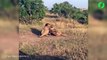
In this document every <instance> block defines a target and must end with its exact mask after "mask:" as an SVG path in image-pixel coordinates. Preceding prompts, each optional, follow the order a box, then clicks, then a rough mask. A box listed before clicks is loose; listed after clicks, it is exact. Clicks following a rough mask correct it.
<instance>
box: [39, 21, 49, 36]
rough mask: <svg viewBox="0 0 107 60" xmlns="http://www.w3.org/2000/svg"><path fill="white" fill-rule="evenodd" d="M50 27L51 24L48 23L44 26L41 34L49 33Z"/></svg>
mask: <svg viewBox="0 0 107 60" xmlns="http://www.w3.org/2000/svg"><path fill="white" fill-rule="evenodd" d="M49 28H50V24H49V23H46V24H45V26H44V27H43V29H42V31H41V36H40V37H43V36H47V35H48V34H49Z"/></svg>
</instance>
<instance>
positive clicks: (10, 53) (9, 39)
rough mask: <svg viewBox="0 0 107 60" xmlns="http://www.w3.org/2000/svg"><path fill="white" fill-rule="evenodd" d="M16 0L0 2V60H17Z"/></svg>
mask: <svg viewBox="0 0 107 60" xmlns="http://www.w3.org/2000/svg"><path fill="white" fill-rule="evenodd" d="M17 4H18V0H0V60H18V39H19V38H18V34H17V29H16V28H17V26H18V7H17Z"/></svg>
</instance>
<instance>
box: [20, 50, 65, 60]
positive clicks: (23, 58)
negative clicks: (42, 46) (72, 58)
mask: <svg viewBox="0 0 107 60" xmlns="http://www.w3.org/2000/svg"><path fill="white" fill-rule="evenodd" d="M19 56H20V57H19V60H66V59H65V58H61V57H58V56H48V55H45V56H40V55H28V54H26V53H23V52H22V51H19Z"/></svg>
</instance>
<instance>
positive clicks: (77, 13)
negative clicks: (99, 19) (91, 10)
mask: <svg viewBox="0 0 107 60" xmlns="http://www.w3.org/2000/svg"><path fill="white" fill-rule="evenodd" d="M50 12H52V13H55V14H58V15H59V16H63V17H65V18H73V19H75V20H77V21H78V22H80V21H79V20H81V18H82V19H83V20H82V24H87V23H88V11H87V10H83V11H81V10H80V9H78V8H76V7H73V6H72V5H71V4H70V3H68V2H66V1H65V2H63V3H60V4H57V3H55V4H54V5H53V8H52V9H51V11H50Z"/></svg>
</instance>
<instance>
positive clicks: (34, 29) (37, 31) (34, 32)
mask: <svg viewBox="0 0 107 60" xmlns="http://www.w3.org/2000/svg"><path fill="white" fill-rule="evenodd" d="M31 32H32V33H33V34H35V35H37V36H40V35H41V31H40V30H38V29H36V28H31Z"/></svg>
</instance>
